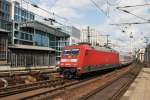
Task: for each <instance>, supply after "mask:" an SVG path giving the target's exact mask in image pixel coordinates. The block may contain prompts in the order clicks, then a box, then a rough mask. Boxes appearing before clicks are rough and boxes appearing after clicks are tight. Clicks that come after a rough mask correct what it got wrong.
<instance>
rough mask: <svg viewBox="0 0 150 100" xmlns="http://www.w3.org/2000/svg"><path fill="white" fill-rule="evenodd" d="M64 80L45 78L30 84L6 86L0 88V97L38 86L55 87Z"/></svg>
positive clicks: (37, 87)
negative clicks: (45, 79)
mask: <svg viewBox="0 0 150 100" xmlns="http://www.w3.org/2000/svg"><path fill="white" fill-rule="evenodd" d="M65 82H66V81H65V80H63V79H58V80H53V81H52V80H47V81H41V82H35V83H31V84H20V85H16V86H11V87H7V88H0V97H6V96H10V95H15V94H18V93H22V92H27V91H31V90H36V89H39V88H45V87H55V86H58V85H62V84H64V83H65Z"/></svg>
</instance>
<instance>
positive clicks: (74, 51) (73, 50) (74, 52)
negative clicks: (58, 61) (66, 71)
mask: <svg viewBox="0 0 150 100" xmlns="http://www.w3.org/2000/svg"><path fill="white" fill-rule="evenodd" d="M71 52H72V54H73V55H78V54H79V49H72V51H71Z"/></svg>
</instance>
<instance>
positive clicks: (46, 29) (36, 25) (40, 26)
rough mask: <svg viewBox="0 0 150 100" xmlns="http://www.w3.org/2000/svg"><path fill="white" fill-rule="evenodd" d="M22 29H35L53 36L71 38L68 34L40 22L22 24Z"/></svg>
mask: <svg viewBox="0 0 150 100" xmlns="http://www.w3.org/2000/svg"><path fill="white" fill-rule="evenodd" d="M20 27H31V28H35V29H36V30H40V31H43V32H47V33H50V34H53V35H55V36H65V37H69V36H70V35H69V34H67V33H64V32H62V31H59V30H58V29H56V28H53V27H51V26H48V25H46V24H43V23H41V22H39V21H29V22H25V23H21V25H20Z"/></svg>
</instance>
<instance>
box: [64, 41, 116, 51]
mask: <svg viewBox="0 0 150 100" xmlns="http://www.w3.org/2000/svg"><path fill="white" fill-rule="evenodd" d="M81 46H84V47H87V48H88V49H89V50H90V49H91V50H92V49H94V50H97V51H104V52H116V53H118V52H117V51H115V50H114V49H112V48H109V47H105V46H103V47H102V46H91V45H90V44H89V43H80V44H78V45H72V46H66V47H65V48H66V49H69V48H80V47H81Z"/></svg>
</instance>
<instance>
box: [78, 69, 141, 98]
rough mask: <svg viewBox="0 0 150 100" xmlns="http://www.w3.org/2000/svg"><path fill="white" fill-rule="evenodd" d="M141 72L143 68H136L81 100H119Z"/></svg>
mask: <svg viewBox="0 0 150 100" xmlns="http://www.w3.org/2000/svg"><path fill="white" fill-rule="evenodd" d="M140 70H141V66H138V67H134V68H132V69H131V70H130V71H129V72H128V73H125V74H124V75H122V76H120V77H119V78H117V79H114V80H112V81H110V82H108V83H107V84H105V85H103V86H102V87H99V88H97V89H95V90H94V91H91V92H90V93H88V94H86V95H84V96H82V97H80V99H79V100H119V99H120V97H121V96H122V95H123V94H124V92H125V91H126V90H127V89H128V87H129V86H130V84H131V83H132V82H133V80H134V79H135V78H136V76H137V75H138V73H139V72H140ZM110 91H111V92H110ZM100 98H102V99H100Z"/></svg>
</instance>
